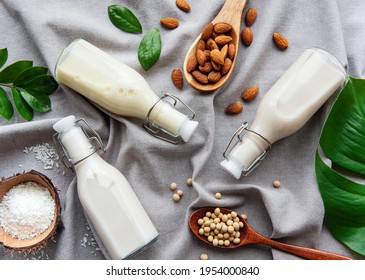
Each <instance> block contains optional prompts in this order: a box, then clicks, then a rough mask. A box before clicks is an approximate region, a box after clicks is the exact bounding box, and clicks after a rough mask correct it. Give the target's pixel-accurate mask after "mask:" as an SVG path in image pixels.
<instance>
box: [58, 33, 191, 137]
mask: <svg viewBox="0 0 365 280" xmlns="http://www.w3.org/2000/svg"><path fill="white" fill-rule="evenodd" d="M55 77H56V79H57V80H58V81H59V82H61V83H63V84H65V85H67V86H69V87H70V88H72V89H74V90H75V91H77V92H79V93H80V94H82V95H83V96H85V97H87V98H88V99H90V100H92V101H93V102H95V103H96V104H98V105H100V106H101V107H103V108H105V109H107V110H108V111H110V112H112V113H115V114H118V115H122V116H128V117H135V118H139V119H145V118H146V117H147V115H148V112H149V111H150V109H151V108H152V107H153V106H154V105H155V104H156V102H158V101H159V97H158V96H157V95H156V94H155V93H154V92H153V91H152V89H151V88H150V86H149V85H148V84H147V82H146V80H145V79H144V78H143V77H142V76H141V75H140V74H139V73H138V72H137V71H135V70H133V69H132V68H130V67H129V66H127V65H126V64H124V63H122V62H120V61H118V60H116V59H114V58H113V57H111V56H110V55H108V54H107V53H105V52H103V51H102V50H100V49H98V48H97V47H95V46H93V45H91V44H90V43H88V42H86V41H85V40H82V39H77V40H75V41H74V42H73V43H71V44H70V45H69V46H68V47H67V48H66V49H65V50H64V51H63V52H62V54H61V55H60V57H59V59H58V62H57V65H56V68H55ZM149 119H150V121H151V122H152V123H153V124H155V125H156V126H158V127H159V128H161V129H163V130H164V131H167V132H168V133H170V134H172V135H174V136H177V135H180V136H181V138H182V139H183V140H184V141H188V140H189V139H190V137H191V136H192V134H193V132H194V131H195V129H196V127H197V125H198V122H196V121H191V120H190V119H189V118H188V117H187V116H186V115H185V114H182V113H181V112H179V111H177V110H176V109H175V108H174V107H173V106H171V105H170V103H167V102H164V101H160V102H158V103H157V104H156V105H155V107H154V108H153V110H152V111H151V113H150V116H149Z"/></svg>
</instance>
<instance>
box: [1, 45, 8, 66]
mask: <svg viewBox="0 0 365 280" xmlns="http://www.w3.org/2000/svg"><path fill="white" fill-rule="evenodd" d="M7 60H8V49H6V48H5V49H1V50H0V68H1V67H3V66H4V64H5V62H6V61H7Z"/></svg>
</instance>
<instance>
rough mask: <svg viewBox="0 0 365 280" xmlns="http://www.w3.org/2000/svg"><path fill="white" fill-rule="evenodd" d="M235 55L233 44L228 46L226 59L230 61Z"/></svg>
mask: <svg viewBox="0 0 365 280" xmlns="http://www.w3.org/2000/svg"><path fill="white" fill-rule="evenodd" d="M235 55H236V46H235V45H234V44H233V43H230V44H229V45H228V57H229V58H230V59H231V60H232V59H233V58H234V56H235Z"/></svg>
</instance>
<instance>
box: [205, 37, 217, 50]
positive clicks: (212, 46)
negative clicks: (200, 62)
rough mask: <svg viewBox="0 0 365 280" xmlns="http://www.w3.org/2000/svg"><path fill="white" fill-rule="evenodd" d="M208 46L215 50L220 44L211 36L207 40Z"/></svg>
mask: <svg viewBox="0 0 365 280" xmlns="http://www.w3.org/2000/svg"><path fill="white" fill-rule="evenodd" d="M206 46H207V47H208V48H209V49H210V50H211V51H212V50H215V49H218V46H217V43H216V42H215V41H214V40H213V39H212V38H209V39H208V41H207V44H206Z"/></svg>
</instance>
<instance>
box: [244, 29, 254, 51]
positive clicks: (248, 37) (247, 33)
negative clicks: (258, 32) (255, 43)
mask: <svg viewBox="0 0 365 280" xmlns="http://www.w3.org/2000/svg"><path fill="white" fill-rule="evenodd" d="M241 39H242V42H243V44H245V46H247V47H248V46H249V45H251V43H252V40H253V33H252V30H251V28H249V27H245V28H243V29H242V32H241Z"/></svg>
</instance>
